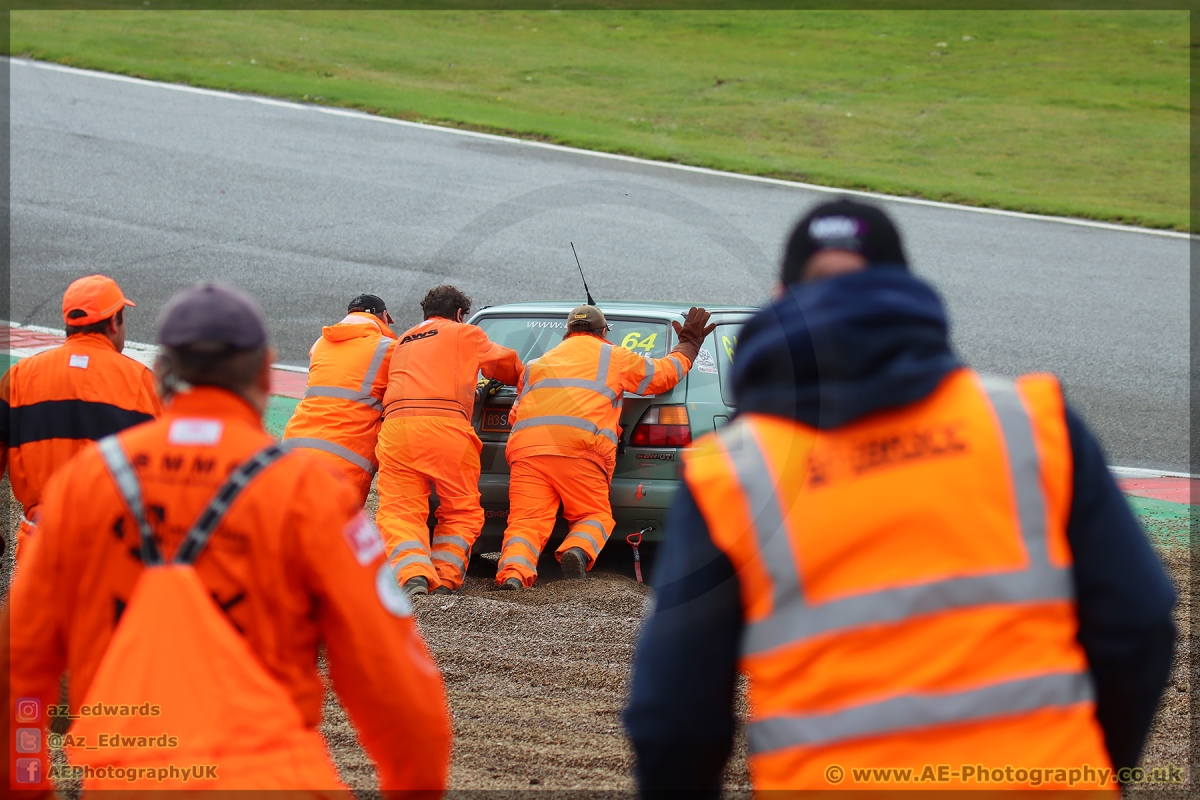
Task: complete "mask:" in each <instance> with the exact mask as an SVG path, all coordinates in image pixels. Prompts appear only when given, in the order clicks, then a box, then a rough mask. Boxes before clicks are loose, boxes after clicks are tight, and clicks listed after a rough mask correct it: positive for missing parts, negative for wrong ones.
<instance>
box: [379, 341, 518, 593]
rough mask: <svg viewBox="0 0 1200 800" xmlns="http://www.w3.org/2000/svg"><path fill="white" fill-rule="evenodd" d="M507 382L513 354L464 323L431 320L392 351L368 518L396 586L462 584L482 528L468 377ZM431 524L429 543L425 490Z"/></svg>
mask: <svg viewBox="0 0 1200 800" xmlns="http://www.w3.org/2000/svg"><path fill="white" fill-rule="evenodd" d="M480 372H482V373H483V375H484V377H487V378H494V379H496V380H499V381H501V382H503V383H507V384H510V385H513V384H516V382H517V379H518V377H519V376H520V374H521V361H520V359H519V358H518V357H517V354H516V352H515V351H513V350H510V349H508V348H507V347H501V346H500V345H497V344H493V343H492V342H491V341H489V340H488V338H487V335H486V334H485V333H484V332H483V331H482V330H481V329H479V328H478V327H476V326H474V325H465V324H463V323H461V322H455V321H453V320H449V319H444V318H442V317H431V318H429V319H427V320H425V321H424V322H422V323H421V324H420V325H417V326H415V327H413V328H411V329H409V330H408V331H405V332H404V334H403V335H401V337H400V341H399V343H398V344H397V345H396V350H395V353H394V354H393V356H392V363H391V371H390V373H389V376H388V386H387V393H386V394H385V395H384V401H383V404H384V422H383V428H382V429H381V430H380V432H379V446H378V448H377V451H376V452H377V454H378V457H379V482H378V489H379V511H378V513H377V514H376V516H375V519H376V521H377V523H378V525H379V530H380V533H382V534H383V541H384V544H385V545H386V546H387V548H388V553H389V554H390V558H391V559H392V563H393V564H395V565H396V568H397V572H398V575H399V580H400V582H401V584H403V583H405V582H407V581H408V580H410V579H412V578H414V577H417V576H422V577H424V578H425V579H426V580H427V581H428V582H429V587H430V588H431V589H435V588H437V587H438V586H442V585H444V586H447V587H449V588H451V589H457V588H458V587H459V586H461V585H462V582H463V578H464V575H465V573H466V569H467V562H468V561H469V560H470V557H471V546H472V545H473V544H474V543H475V540H476V539H477V538H479V532H480V530H482V529H483V521H484V515H483V507H482V506H480V505H479V453H480V450H481V449H482V447H483V445H482V443H481V442H480V441H479V437H478V436H476V435H475V429H474V428H472V427H471V412H472V410H473V407H474V402H475V383H476V376H477V375H478V374H479V373H480ZM431 488H432V489H433V491H436V492H437V498H438V507H437V527H436V528H434V531H433V540H432V546H431V543H430V538H429V528H428V519H429V492H430V489H431Z"/></svg>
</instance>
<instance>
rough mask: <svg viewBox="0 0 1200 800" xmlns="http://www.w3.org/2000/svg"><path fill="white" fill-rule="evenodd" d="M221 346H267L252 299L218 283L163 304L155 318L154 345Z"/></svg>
mask: <svg viewBox="0 0 1200 800" xmlns="http://www.w3.org/2000/svg"><path fill="white" fill-rule="evenodd" d="M202 342H204V343H210V344H223V345H228V346H230V347H233V348H235V349H237V350H254V349H256V348H259V347H262V346H263V345H264V344H266V342H267V326H266V324H265V323H264V322H263V314H262V309H261V308H259V306H258V303H257V302H256V301H255V300H254V298H253V297H251V296H250V295H248V294H246V293H245V292H243V291H241V290H240V289H235V288H233V287H232V286H225V285H222V284H218V283H197V284H195V285H194V286H191V287H188V288H187V289H184V290H183V291H182V292H179V293H178V294H176V295H175V296H174V297H172V298H171V299H170V301H169V302H168V303H167V306H166V308H164V309H163V311H162V315H161V316H160V317H159V324H158V343H159V344H161V345H163V346H164V347H187V346H188V345H194V344H200V343H202Z"/></svg>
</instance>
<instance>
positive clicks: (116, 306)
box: [62, 275, 134, 328]
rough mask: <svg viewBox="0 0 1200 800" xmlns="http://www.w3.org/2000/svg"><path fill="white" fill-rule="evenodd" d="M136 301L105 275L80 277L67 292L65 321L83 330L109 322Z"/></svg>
mask: <svg viewBox="0 0 1200 800" xmlns="http://www.w3.org/2000/svg"><path fill="white" fill-rule="evenodd" d="M132 305H134V302H133V301H132V300H130V299H128V298H127V297H125V294H124V292H122V291H121V287H120V286H117V282H116V281H114V280H113V279H112V278H109V277H107V276H105V275H88V276H87V277H86V278H80V279H79V280H77V281H75V282H74V283H72V284H71V285H70V286H68V287H67V291H65V292H63V307H62V311H63V322H65V323H66V324H67V325H72V326H75V327H77V328H78V327H82V326H84V325H92V324H94V323H96V322H100V321H102V320H106V319H108V318H109V317H111V316H112V315H113V314H116V313H117V312H118V311H120V310H121V309H122V308H124V307H125V306H132Z"/></svg>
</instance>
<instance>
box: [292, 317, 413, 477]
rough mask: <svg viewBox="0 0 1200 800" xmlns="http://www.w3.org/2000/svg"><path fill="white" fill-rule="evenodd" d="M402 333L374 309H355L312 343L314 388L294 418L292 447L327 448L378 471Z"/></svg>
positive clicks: (310, 372) (310, 384) (311, 385)
mask: <svg viewBox="0 0 1200 800" xmlns="http://www.w3.org/2000/svg"><path fill="white" fill-rule="evenodd" d="M395 344H396V334H394V333H392V331H391V329H390V328H388V327H387V325H385V324H383V323H382V322H380V321H379V319H378V318H377V317H375V316H374V315H373V314H367V313H363V312H357V311H354V312H351V313H350V314H348V315H347V316H346V318H345V319H343V320H342V321H341V322H339V323H338V324H336V325H328V326H326V327H325V328H323V329H322V330H321V338H320V339H318V340H317V342H316V344H314V345H313V346H312V351H311V352H310V357H311V361H310V364H309V368H308V389H307V390H305V392H304V398H303V399H301V401H300V403H299V404H298V405H297V406H296V411H295V413H294V414H293V415H292V418H291V419H290V420H288V424H287V427H286V428H285V429H284V432H283V439H284V441H285V442H287V443H288V445H290V446H292V447H308V448H312V449H314V450H324V451H325V452H327V453H332V454H334V455H336V456H339V457H341V458H344V459H345V460H346V461H349V462H350V463H351V464H354V465H355V466H357V467H360V468H362V469H363V470H365V471H366V472H368V473H370V474H372V475H374V474H375V472H376V470H377V469H378V468H379V462H378V461H377V460H376V458H375V443H376V440H377V439H378V437H379V426H380V424H382V423H381V420H382V416H383V393H384V390H385V389H387V376H388V367H389V366H390V361H391V357H392V348H393V347H394V346H395Z"/></svg>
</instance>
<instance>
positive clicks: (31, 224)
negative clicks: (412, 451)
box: [10, 60, 1190, 471]
mask: <svg viewBox="0 0 1200 800" xmlns="http://www.w3.org/2000/svg"><path fill="white" fill-rule="evenodd" d="M11 92H12V97H11V109H12V112H11V131H12V140H11V152H12V173H11V174H12V178H11V181H12V182H11V188H12V199H11V213H12V275H11V284H12V299H11V302H12V308H11V312H10V319H12V320H14V321H17V322H21V323H25V324H37V325H47V326H52V327H59V326H61V321H62V320H61V312H60V306H59V302H60V298H61V295H62V291H63V289H64V288H65V287H66V285H67V284H68V283H69V282H70V281H71V280H73V279H74V278H76V277H79V276H80V275H83V274H87V273H89V272H104V273H107V274H109V275H112V276H114V277H115V278H117V280H118V281H119V282H120V283H121V285H122V286H123V287H124V288H125V290H126V292H127V293H129V295H130V296H131V297H132V298H133V299H134V300H135V301H137V303H138V307H137V309H136V311H133V312H131V314H130V317H129V338H130V339H131V340H135V341H153V337H154V320H155V318H156V316H157V314H158V311H159V309H160V308H161V307H162V305H163V303H164V302H165V301H166V300H167V298H168V297H170V295H171V294H172V293H173V292H175V291H176V290H177V289H179V288H180V287H182V286H185V285H187V284H189V283H191V282H193V281H195V280H197V279H201V278H205V279H219V280H224V281H230V282H233V283H237V284H239V285H241V286H243V287H245V288H247V289H249V290H250V291H251V292H253V293H254V294H255V295H257V296H258V297H259V298H260V299H261V301H262V303H263V306H264V308H265V309H266V311H267V313H268V315H269V317H270V321H271V326H272V330H273V333H274V336H275V341H276V344H277V346H278V348H279V360H280V361H281V362H283V363H286V364H304V363H306V353H307V350H308V347H309V345H310V344H311V343H312V342H313V340H314V339H315V338H316V336H317V335H318V334H319V329H320V327H321V325H323V324H329V323H330V322H332V321H336V320H337V319H339V318H340V316H341V315H342V314H343V313H344V310H345V304H346V302H347V300H348V299H349V298H350V297H352V296H353V295H355V294H357V293H359V292H363V291H370V292H374V293H377V294H380V295H382V296H383V297H384V298H385V299H386V300H387V302H388V303H389V305H390V307H391V308H392V309H394V310H393V314H394V315H395V316H396V317H397V320H398V323H399V325H400V326H405V325H407V324H409V323H412V322H414V321H416V320H418V319H419V308H418V306H417V303H418V301H419V300H420V298H421V297H422V296H423V295H424V293H425V291H426V290H427V289H428V288H429V287H431V286H433V285H435V284H437V283H442V282H451V283H454V284H456V285H457V286H459V287H460V288H462V289H463V290H464V291H466V292H467V293H468V294H469V295H471V297H472V298H474V300H475V303H476V306H482V305H494V304H498V303H507V302H513V301H518V300H541V299H562V298H571V299H574V298H580V299H581V300H582V297H583V290H582V287H581V286H580V284H579V277H578V275H577V273H576V272H575V263H574V260H573V259H572V256H571V250H570V247H569V245H568V242H569V241H574V243H575V247H576V248H577V249H578V251H579V255H580V258H581V259H582V260H583V265H584V269H585V270H586V272H587V277H588V282H589V283H590V285H591V288H592V293H593V294H594V295H595V296H596V297H597V298H598V300H599V301H600V302H601V305H602V304H603V302H602V301H603V300H604V299H629V300H637V299H649V300H678V301H688V302H698V303H710V304H760V303H762V302H763V301H764V299H765V298H767V296H768V295H769V293H770V291H771V289H772V286H773V283H774V280H775V276H776V271H777V262H778V258H779V253H780V250H781V248H782V245H783V242H784V240H785V238H786V236H787V234H788V232H789V229H790V226H791V224H792V223H793V222H794V221H795V219H796V218H797V217H798V216H799V215H800V214H801V213H802V212H803V210H804V209H805V208H807V207H808V206H809V205H811V204H812V203H814V202H816V201H818V200H820V199H824V198H827V197H829V196H830V195H829V194H828V193H824V192H819V191H814V190H812V189H808V188H803V187H795V186H785V185H779V184H773V183H770V182H764V181H753V180H746V179H743V178H738V177H735V176H726V175H720V174H715V173H704V172H699V171H688V170H682V169H675V168H671V167H669V166H663V165H655V164H647V163H644V162H635V161H632V160H622V159H613V158H604V157H598V156H595V155H590V154H586V153H580V152H573V151H567V150H565V149H556V148H547V147H542V146H537V145H531V144H528V143H518V142H513V141H511V140H500V139H496V138H493V137H482V136H477V135H464V134H463V133H460V132H454V131H444V130H437V129H429V128H425V127H421V126H413V125H402V124H393V123H388V122H384V121H380V120H376V119H372V118H369V117H366V116H364V115H358V114H353V113H326V112H323V111H320V110H317V109H314V108H308V107H296V106H293V105H291V104H285V103H274V102H261V101H256V100H248V99H246V98H240V97H237V96H232V95H220V94H218V93H209V92H200V91H180V90H178V89H177V88H170V87H163V86H158V85H150V84H144V83H139V82H133V81H128V80H112V79H106V78H102V77H98V76H96V75H94V74H90V73H82V72H76V71H68V70H62V69H57V68H55V69H49V68H45V67H44V66H39V65H33V64H31V63H30V62H21V61H17V60H14V61H13V62H12V67H11ZM1031 146H1034V145H1033V144H1031ZM1046 146H1049V145H1048V144H1047V145H1046ZM884 205H885V206H886V207H887V208H888V210H889V211H890V212H891V213H892V214H893V215H894V216H895V218H896V219H897V220H898V221H899V223H900V225H901V227H902V230H903V233H904V235H905V236H906V240H907V247H908V252H909V258H910V261H911V262H912V263H913V265H914V268H915V270H916V271H917V272H919V273H920V274H922V275H924V276H926V277H928V278H930V279H931V280H932V281H933V282H934V283H935V284H936V285H937V286H938V287H939V289H940V290H941V292H942V293H943V295H944V297H945V299H946V301H947V303H948V305H949V308H950V312H951V317H952V323H953V333H954V339H955V342H956V344H957V347H958V349H959V351H960V352H961V354H962V355H963V357H964V358H965V359H966V360H967V361H968V362H969V363H970V364H972V365H973V366H974V367H976V368H978V369H981V370H985V371H991V372H996V373H1001V374H1007V375H1015V374H1019V373H1021V372H1025V371H1033V370H1046V371H1050V372H1054V373H1056V374H1058V375H1059V376H1060V378H1061V379H1062V380H1063V383H1064V385H1065V386H1066V388H1067V393H1068V398H1069V399H1070V401H1071V402H1072V403H1073V404H1074V405H1075V407H1076V408H1077V409H1078V410H1079V411H1080V412H1081V413H1082V414H1083V415H1084V416H1085V417H1086V418H1087V419H1088V420H1089V421H1090V422H1091V424H1092V425H1093V427H1094V428H1095V430H1096V431H1097V432H1098V433H1099V435H1100V438H1101V439H1102V441H1103V442H1104V444H1105V446H1106V448H1107V450H1108V452H1109V455H1110V460H1111V461H1112V463H1114V464H1120V465H1122V466H1130V467H1150V468H1156V469H1168V470H1176V471H1190V470H1188V464H1187V451H1188V446H1187V445H1188V440H1187V431H1188V427H1187V423H1188V394H1187V392H1188V388H1187V377H1188V340H1189V328H1188V247H1189V242H1188V240H1187V239H1186V238H1185V237H1181V236H1178V235H1176V236H1170V235H1161V234H1154V233H1146V232H1141V231H1137V230H1118V229H1114V228H1112V227H1110V226H1090V225H1074V224H1068V223H1064V222H1059V221H1054V220H1041V219H1031V218H1027V217H1022V216H1013V215H1001V214H991V213H980V212H978V211H971V210H962V209H957V208H953V207H948V206H938V205H936V204H932V205H922V204H914V203H909V202H899V201H897V202H892V201H887V202H884ZM398 329H399V328H398Z"/></svg>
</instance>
